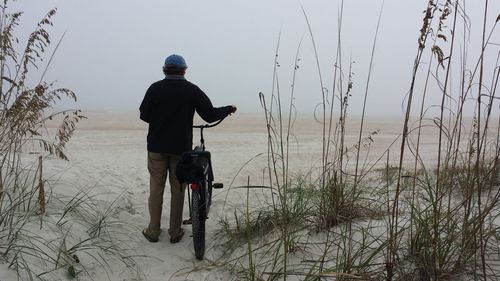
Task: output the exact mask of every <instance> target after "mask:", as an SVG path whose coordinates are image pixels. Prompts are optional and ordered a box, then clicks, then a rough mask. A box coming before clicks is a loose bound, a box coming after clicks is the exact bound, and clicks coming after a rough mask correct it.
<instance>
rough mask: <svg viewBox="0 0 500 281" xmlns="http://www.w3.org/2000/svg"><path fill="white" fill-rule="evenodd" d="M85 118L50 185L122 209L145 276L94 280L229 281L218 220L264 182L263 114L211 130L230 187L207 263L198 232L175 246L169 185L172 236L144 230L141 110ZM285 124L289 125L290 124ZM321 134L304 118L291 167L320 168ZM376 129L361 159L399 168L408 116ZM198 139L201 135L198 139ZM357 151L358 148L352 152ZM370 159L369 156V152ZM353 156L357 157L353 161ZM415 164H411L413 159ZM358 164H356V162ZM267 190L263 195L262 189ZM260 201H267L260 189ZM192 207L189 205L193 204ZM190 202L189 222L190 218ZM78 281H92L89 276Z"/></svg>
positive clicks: (373, 125)
mask: <svg viewBox="0 0 500 281" xmlns="http://www.w3.org/2000/svg"><path fill="white" fill-rule="evenodd" d="M84 114H85V115H86V116H87V117H88V119H87V120H84V121H83V122H82V123H81V124H80V126H79V129H78V131H77V132H76V133H75V135H74V136H73V138H72V139H71V141H70V143H69V144H68V147H67V154H68V157H69V159H70V161H69V162H66V161H62V160H59V159H55V158H54V157H47V158H46V159H45V160H44V169H45V173H44V177H45V178H46V179H47V180H48V181H49V182H50V184H51V189H52V191H53V192H54V193H59V194H64V195H67V196H71V195H73V194H76V193H77V192H78V191H81V190H85V191H89V192H90V194H93V195H95V196H96V197H95V199H96V201H97V202H98V205H99V206H101V207H103V208H105V207H106V206H112V207H113V209H114V210H116V211H117V213H116V215H114V218H116V219H118V220H122V221H125V222H127V223H128V224H130V225H131V226H132V227H131V228H130V229H131V230H130V231H131V233H129V234H130V237H127V239H126V240H124V242H125V243H126V244H127V245H126V246H127V247H128V248H130V249H132V250H133V251H135V252H136V253H137V254H138V255H142V256H143V257H139V258H136V261H137V262H138V265H139V268H140V271H134V270H131V269H128V268H126V267H124V266H123V264H120V263H118V262H115V261H111V263H110V266H111V269H112V272H107V273H106V270H104V269H103V268H101V267H100V266H99V265H96V266H95V267H93V268H90V269H89V272H90V275H91V276H92V279H93V280H107V279H108V277H109V279H110V280H123V281H132V280H151V281H155V280H227V279H230V277H231V275H230V273H229V272H228V271H226V270H224V269H213V268H212V267H211V265H212V261H213V260H214V258H215V255H214V251H215V250H214V249H213V248H212V246H213V245H215V242H214V241H213V234H214V232H215V230H216V228H217V218H219V217H221V216H224V215H225V214H232V213H233V211H234V208H236V207H241V206H243V205H244V204H245V201H246V198H245V195H244V193H242V192H240V191H238V189H237V187H238V186H241V185H245V184H246V183H247V181H248V179H249V180H250V182H251V184H254V185H257V184H261V183H262V177H263V171H264V170H265V167H266V163H267V156H266V153H267V148H268V145H267V132H266V126H265V119H264V115H263V114H235V115H233V116H231V117H229V118H228V119H226V120H225V121H224V122H223V123H222V124H221V125H220V126H218V127H216V128H213V129H209V130H207V131H206V132H205V139H206V146H207V148H208V150H210V151H211V152H212V161H213V165H214V173H215V177H216V181H217V182H222V183H224V185H225V188H224V189H223V190H221V191H219V190H217V191H214V196H213V203H212V204H213V205H212V210H211V212H212V213H211V215H210V219H209V220H208V221H207V255H206V260H204V261H198V260H196V258H195V257H194V250H193V242H192V239H191V237H190V236H191V229H190V227H187V228H186V235H185V236H184V238H183V240H182V241H181V242H180V243H177V244H171V243H170V242H169V239H168V235H167V231H166V228H167V227H168V217H169V204H168V202H169V200H170V195H169V192H168V187H167V189H166V192H165V197H164V202H165V203H164V212H163V217H162V228H164V230H165V231H163V232H162V234H161V236H160V241H159V242H158V243H149V242H148V241H146V240H145V239H144V238H143V237H142V235H141V233H140V231H141V229H142V228H143V227H145V226H146V225H147V223H148V219H149V216H148V208H147V198H148V190H149V183H148V181H149V175H148V171H147V168H146V155H147V154H146V134H147V124H145V123H143V122H142V121H140V120H139V119H138V113H107V112H100V113H99V112H87V113H84ZM284 126H285V127H286V124H284ZM322 131H323V128H322V126H321V124H320V123H318V122H317V121H315V120H314V119H313V118H311V117H299V118H298V119H297V120H296V122H295V123H294V128H293V135H292V136H291V137H290V143H291V145H290V167H291V168H290V170H291V172H292V173H293V174H303V173H307V172H309V171H311V170H314V168H315V167H317V166H318V165H319V163H320V159H321V153H322V145H321V144H322ZM375 131H377V134H376V135H374V136H373V139H374V142H373V143H372V144H371V145H369V146H366V148H365V149H364V152H363V154H362V158H361V159H363V160H364V159H366V161H364V163H361V164H362V166H364V167H365V168H368V167H372V166H373V167H375V168H377V167H383V166H384V165H385V161H386V156H385V155H386V154H385V153H386V151H387V149H388V148H389V150H390V154H389V155H390V162H391V163H390V164H392V165H396V164H397V160H398V151H399V147H400V140H399V139H398V136H399V134H400V132H401V131H402V125H401V118H370V119H368V120H366V123H365V129H364V133H363V137H366V136H368V135H369V134H370V132H375ZM436 132H437V129H426V130H425V131H424V134H423V138H422V148H421V152H422V154H423V155H424V159H425V161H428V162H429V163H432V162H433V161H435V160H436V153H435V152H436V151H435V147H436V145H435V144H436V142H437V138H436ZM358 134H359V120H356V119H354V120H353V121H352V122H350V123H348V125H347V134H346V142H347V143H348V145H347V147H350V149H352V146H353V145H354V144H355V143H356V140H357V138H358ZM198 140H199V137H198V133H197V132H196V131H195V136H194V141H195V143H197V142H198ZM352 151H353V152H354V150H353V149H352ZM367 151H369V153H368V156H367V157H365V155H366V152H367ZM351 158H354V157H351ZM406 162H407V163H411V161H410V160H407V161H406ZM348 165H349V167H351V168H352V167H353V165H354V163H353V162H352V163H349V164H348ZM261 192H262V191H261ZM256 193H257V194H255V197H253V199H254V200H257V201H258V200H263V199H262V198H261V197H260V196H264V197H265V195H262V194H258V193H259V191H256ZM186 204H187V200H186ZM187 210H188V208H187V205H186V207H185V212H184V213H185V217H187V216H188V211H187ZM13 276H14V275H13V272H12V271H10V270H7V269H6V266H5V265H1V266H0V280H4V281H6V280H13V279H12V278H14V277H13ZM78 280H91V279H89V278H87V277H85V278H81V279H78Z"/></svg>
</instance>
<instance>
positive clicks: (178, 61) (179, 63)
mask: <svg viewBox="0 0 500 281" xmlns="http://www.w3.org/2000/svg"><path fill="white" fill-rule="evenodd" d="M165 67H166V68H178V69H186V68H187V64H186V61H185V60H184V58H183V57H181V56H179V55H175V54H174V55H170V56H168V57H167V58H166V59H165Z"/></svg>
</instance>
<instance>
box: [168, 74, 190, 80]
mask: <svg viewBox="0 0 500 281" xmlns="http://www.w3.org/2000/svg"><path fill="white" fill-rule="evenodd" d="M165 79H168V80H186V78H185V77H184V75H167V76H165Z"/></svg>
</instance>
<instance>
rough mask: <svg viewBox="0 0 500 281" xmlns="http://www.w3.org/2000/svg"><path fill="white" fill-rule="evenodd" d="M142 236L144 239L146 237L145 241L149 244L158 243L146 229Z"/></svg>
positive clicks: (156, 238)
mask: <svg viewBox="0 0 500 281" xmlns="http://www.w3.org/2000/svg"><path fill="white" fill-rule="evenodd" d="M142 235H144V237H146V239H148V241H149V242H151V243H156V242H158V237H154V236H153V235H151V233H150V232H149V229H148V228H145V229H144V230H142Z"/></svg>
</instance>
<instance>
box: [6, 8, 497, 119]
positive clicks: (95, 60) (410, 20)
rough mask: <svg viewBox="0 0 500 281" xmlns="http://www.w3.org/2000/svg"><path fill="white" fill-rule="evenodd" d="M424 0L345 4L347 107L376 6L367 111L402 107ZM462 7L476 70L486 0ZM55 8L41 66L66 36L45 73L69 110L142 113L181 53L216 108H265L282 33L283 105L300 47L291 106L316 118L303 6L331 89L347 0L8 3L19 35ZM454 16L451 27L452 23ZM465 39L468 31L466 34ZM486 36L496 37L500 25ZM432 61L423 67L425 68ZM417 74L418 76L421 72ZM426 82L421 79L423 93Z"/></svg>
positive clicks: (364, 65)
mask: <svg viewBox="0 0 500 281" xmlns="http://www.w3.org/2000/svg"><path fill="white" fill-rule="evenodd" d="M427 2H428V1H426V0H411V1H410V0H406V1H401V0H386V1H384V2H383V1H375V0H350V1H345V3H344V7H343V15H344V17H343V23H342V33H341V44H342V60H341V63H342V67H343V75H344V76H345V78H346V79H347V76H348V75H349V65H350V62H351V61H352V62H353V64H352V72H353V83H354V87H353V91H352V100H351V102H350V106H351V111H352V114H354V115H359V114H360V112H361V109H362V101H363V95H364V92H365V87H366V80H367V73H368V68H369V62H370V57H371V49H372V44H373V40H374V38H375V31H376V27H377V20H378V17H379V13H380V12H381V22H380V29H379V33H378V36H377V45H376V49H375V55H374V58H373V59H374V64H373V70H372V76H371V82H370V85H369V94H368V98H367V103H368V105H367V114H370V115H398V114H401V113H402V111H403V110H402V103H403V102H404V99H405V96H406V94H407V93H408V90H409V88H410V83H411V74H412V68H413V61H414V59H415V56H416V53H417V47H418V45H417V39H418V36H419V30H420V28H421V26H422V18H423V16H424V14H423V11H424V10H425V8H426V7H427ZM441 2H444V1H441ZM460 2H462V1H460ZM467 3H472V4H467V6H465V10H466V13H467V15H468V17H469V18H468V20H469V22H470V28H471V35H470V39H469V42H470V46H469V48H470V50H469V57H468V62H469V67H470V68H472V67H474V66H475V62H477V60H478V55H479V53H478V50H480V46H481V45H480V43H481V32H482V24H483V23H482V20H483V13H484V1H467ZM55 7H57V9H58V11H57V14H56V16H55V17H54V19H53V22H54V27H52V28H50V33H51V36H52V41H53V43H52V45H51V46H52V48H51V49H50V50H49V54H48V55H47V56H46V57H47V59H45V61H44V62H43V63H42V64H41V67H40V68H41V69H43V68H44V64H45V63H46V62H47V60H48V57H50V52H51V51H52V50H53V48H54V47H55V45H56V43H57V41H58V40H59V39H60V38H61V37H62V36H63V34H65V35H64V38H63V40H62V42H61V44H60V46H59V48H58V50H57V52H56V53H55V56H54V59H53V61H52V63H51V64H50V67H49V71H48V72H47V75H46V77H45V78H46V80H48V81H57V83H56V85H57V86H59V87H67V88H70V89H72V90H74V91H75V92H76V93H77V95H78V98H79V99H78V102H77V103H76V104H71V103H64V104H63V106H68V107H74V108H81V109H84V110H91V111H137V110H138V106H139V104H140V102H141V100H142V98H143V95H144V93H145V91H146V89H147V87H148V86H149V85H150V84H151V83H153V82H154V81H157V80H159V79H162V78H163V73H162V71H161V67H162V65H163V61H164V59H165V57H166V56H168V55H169V54H172V53H176V54H180V55H182V56H184V58H185V59H186V61H187V64H188V66H189V68H188V72H187V76H186V78H187V79H188V80H190V81H191V82H193V83H195V84H197V85H198V86H199V87H200V88H201V89H203V90H204V91H205V92H206V93H207V95H209V97H210V98H211V99H212V102H213V103H214V105H217V106H222V105H226V104H234V105H236V106H238V108H239V110H240V111H241V112H260V111H262V109H261V106H260V102H259V98H258V93H259V92H263V93H264V94H266V95H267V96H269V95H270V93H271V91H272V85H273V84H272V83H273V69H274V60H275V53H276V49H277V44H278V40H280V44H279V50H278V62H279V68H278V74H279V84H280V93H281V94H282V95H283V100H284V101H285V102H287V98H286V97H288V96H289V94H290V90H291V84H292V74H293V70H294V58H295V53H296V51H297V48H298V46H299V43H300V42H302V43H301V48H300V54H299V57H300V62H299V68H298V69H297V80H296V82H295V86H296V88H295V99H294V104H295V106H296V108H297V111H298V113H299V114H312V113H313V112H314V108H315V107H316V106H317V105H318V104H319V103H320V102H321V100H322V98H321V92H322V91H321V85H320V83H319V81H320V80H319V75H318V70H317V66H316V59H315V55H314V49H313V44H312V40H311V36H310V34H309V30H308V25H307V22H306V19H305V16H304V14H303V12H302V7H303V9H304V11H305V13H306V15H307V17H308V19H309V23H310V26H311V30H312V33H313V36H314V40H315V44H316V47H317V52H318V56H319V65H320V68H321V72H322V79H323V82H324V87H326V88H327V89H328V91H329V93H331V91H332V87H333V80H334V79H333V73H334V69H335V68H334V65H335V56H336V53H337V41H338V30H339V26H338V22H339V13H340V7H341V1H337V0H314V1H313V0H308V1H306V0H305V1H302V2H299V1H288V0H273V1H265V0H253V1H234V0H214V1H159V0H155V1H130V0H120V1H118V0H109V1H97V0H88V1H81V0H80V1H77V0H74V1H68V0H65V1H63V0H60V1H56V0H44V1H39V0H31V1H16V2H13V3H10V4H9V10H10V11H12V12H13V11H18V10H21V11H24V15H23V18H22V23H21V26H20V27H19V28H18V34H19V37H20V39H21V41H23V40H22V39H23V38H24V39H25V38H26V35H27V34H28V33H29V32H30V31H32V30H33V29H34V28H35V26H36V22H37V21H39V20H40V19H41V18H43V16H44V15H45V13H46V12H47V11H48V10H50V9H51V8H55ZM488 10H489V14H488V17H489V19H488V21H487V24H486V30H487V31H488V32H489V31H490V30H491V28H492V27H493V25H494V24H495V19H496V18H497V15H498V14H499V13H500V1H489V9H488ZM451 18H452V16H450V19H449V20H448V21H447V22H446V23H447V24H448V28H449V27H450V25H452V20H451ZM448 34H449V31H448ZM459 36H461V37H463V32H462V34H460V35H459ZM490 41H491V42H492V43H494V44H499V43H500V31H499V29H498V28H497V29H496V30H495V32H494V33H493V35H492V37H491V39H490ZM494 44H491V45H489V46H488V52H487V53H486V56H485V58H486V61H487V64H488V66H489V69H493V67H494V65H495V64H496V58H497V55H498V51H499V49H500V48H499V47H498V45H494ZM445 49H446V48H445ZM445 52H447V49H446V51H445ZM457 52H459V50H457ZM426 61H428V59H424V63H423V64H422V66H421V67H422V69H421V71H422V73H425V72H426V69H427V65H426V63H425V62H426ZM457 67H458V66H457ZM40 72H41V71H40ZM491 73H492V71H490V73H489V74H488V75H489V76H485V77H486V78H485V79H488V80H486V81H487V83H486V84H487V85H490V84H491V79H492V77H491V76H492V75H491ZM419 81H420V82H419V83H421V82H422V81H423V79H422V77H420V80H419ZM421 87H423V85H422V84H419V85H417V89H421ZM437 89H438V88H436V90H437ZM429 96H430V100H429V105H431V104H435V103H438V102H439V98H440V94H439V93H435V94H434V93H430V94H429ZM416 106H417V105H416Z"/></svg>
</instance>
